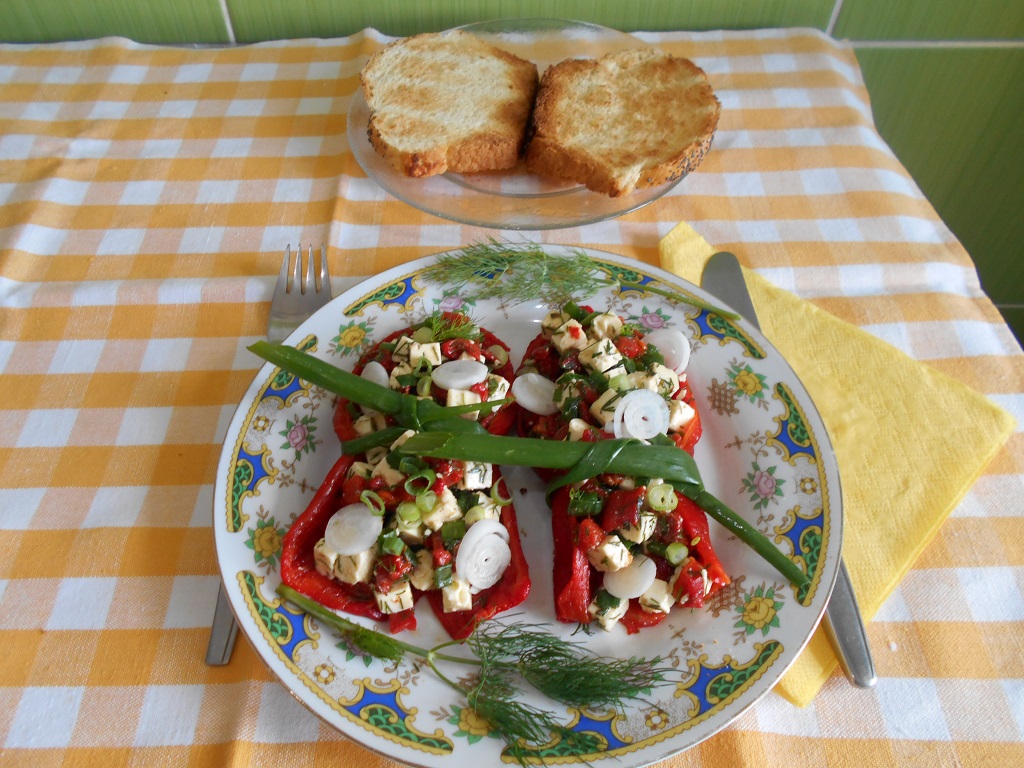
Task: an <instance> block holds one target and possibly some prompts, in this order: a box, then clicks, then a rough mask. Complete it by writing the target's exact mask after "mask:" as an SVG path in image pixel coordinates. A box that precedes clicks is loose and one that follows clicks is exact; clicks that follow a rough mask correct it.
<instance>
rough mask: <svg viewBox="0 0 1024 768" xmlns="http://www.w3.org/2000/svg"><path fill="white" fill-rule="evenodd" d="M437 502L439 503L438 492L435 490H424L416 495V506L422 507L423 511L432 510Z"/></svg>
mask: <svg viewBox="0 0 1024 768" xmlns="http://www.w3.org/2000/svg"><path fill="white" fill-rule="evenodd" d="M435 504H437V494H436V493H434V492H433V491H424V492H423V493H420V494H417V495H416V506H417V507H419V508H420V511H421V512H424V513H426V512H430V511H431V510H432V509H433V508H434V505H435Z"/></svg>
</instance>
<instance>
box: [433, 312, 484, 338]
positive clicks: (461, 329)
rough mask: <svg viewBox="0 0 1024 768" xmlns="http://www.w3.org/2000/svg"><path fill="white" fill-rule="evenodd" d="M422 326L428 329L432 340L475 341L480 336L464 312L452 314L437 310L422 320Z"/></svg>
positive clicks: (477, 329)
mask: <svg viewBox="0 0 1024 768" xmlns="http://www.w3.org/2000/svg"><path fill="white" fill-rule="evenodd" d="M424 326H425V327H427V328H429V329H430V333H431V337H432V338H433V340H434V341H449V340H450V339H469V340H470V341H476V340H478V339H479V338H480V329H479V327H477V324H476V323H475V322H474V321H473V320H472V319H471V318H470V317H468V316H467V315H465V314H462V315H458V316H453V315H451V314H448V313H445V312H441V311H440V310H437V311H435V312H434V313H433V314H432V315H431V316H430V317H428V318H427V319H426V320H425V321H424Z"/></svg>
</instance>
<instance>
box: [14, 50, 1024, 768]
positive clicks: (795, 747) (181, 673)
mask: <svg viewBox="0 0 1024 768" xmlns="http://www.w3.org/2000/svg"><path fill="white" fill-rule="evenodd" d="M640 37H642V38H643V39H645V40H646V41H648V42H650V43H653V44H656V45H659V46H662V47H664V48H665V49H667V50H669V51H672V52H674V53H678V54H682V55H686V56H689V57H691V58H693V59H695V60H696V61H697V62H698V63H699V64H700V65H701V66H702V67H703V68H704V69H705V70H706V71H707V72H708V73H709V76H710V78H711V80H712V83H713V85H714V87H715V89H716V91H717V93H718V95H719V97H720V99H721V101H722V106H723V111H722V120H721V123H720V125H719V131H718V134H717V136H716V138H715V144H714V148H713V150H712V152H711V153H710V154H709V155H708V157H707V159H706V160H705V161H704V163H703V165H702V166H701V167H700V169H699V170H698V171H697V172H696V173H694V174H692V175H691V176H690V177H688V178H686V179H685V180H684V181H683V182H682V183H681V184H679V185H678V186H677V187H675V188H674V189H673V190H672V191H671V192H670V193H669V194H668V195H666V196H665V197H664V198H662V199H661V200H658V201H657V202H655V203H653V204H651V205H649V206H647V207H645V208H643V209H641V210H639V211H637V212H634V213H631V214H629V215H626V216H624V217H621V218H618V219H612V220H608V221H605V222H603V223H599V224H593V225H588V226H583V227H578V228H569V229H564V230H552V231H547V232H544V233H537V234H533V235H530V237H531V238H532V239H535V240H540V241H545V242H557V243H569V244H577V245H586V246H592V247H596V248H602V249H606V250H609V251H613V252H616V253H620V254H623V255H626V256H632V257H635V258H638V259H640V260H642V261H646V262H648V263H652V264H657V263H658V242H659V240H660V239H661V238H662V237H663V236H665V235H666V234H667V233H668V232H669V231H670V230H671V229H672V228H673V227H674V226H675V225H676V224H677V223H678V222H680V221H686V222H689V223H690V224H691V225H692V226H693V227H694V229H696V230H697V231H698V232H699V233H700V234H701V235H702V236H703V237H704V238H705V239H706V240H707V241H708V242H709V243H711V244H713V245H714V246H715V247H718V248H721V249H723V250H732V251H734V252H736V253H738V254H739V255H740V256H741V258H742V259H743V261H744V262H745V263H746V264H749V265H751V266H753V267H754V268H755V269H756V271H757V272H759V273H760V274H761V275H762V276H764V277H766V278H768V279H769V280H770V281H771V282H773V283H775V284H776V285H778V286H780V287H782V288H785V289H788V290H790V291H792V292H793V293H796V294H797V295H799V296H801V297H803V298H806V299H808V300H810V301H811V302H813V303H814V304H815V305H817V306H818V307H820V308H822V309H824V310H826V311H828V312H830V313H832V314H834V315H836V316H838V317H839V318H841V319H844V320H846V321H849V322H851V323H853V324H855V325H858V326H860V327H861V328H863V329H865V330H866V331H868V332H870V333H872V334H874V335H876V336H878V337H880V338H881V339H883V340H885V341H887V342H889V343H890V344H892V345H894V346H895V347H897V348H899V349H901V350H903V351H905V352H906V353H907V354H909V355H910V356H912V357H914V358H917V359H919V360H922V361H925V362H927V363H928V364H930V365H931V366H933V367H935V368H937V369H939V370H940V371H942V372H944V373H946V374H948V375H950V376H952V377H954V378H956V379H959V380H960V381H962V382H964V383H965V384H967V385H968V386H969V387H972V388H974V389H976V390H978V391H979V392H982V393H985V394H986V395H988V396H989V397H990V398H991V399H992V400H993V401H995V402H996V403H998V404H999V405H1001V406H1002V407H1003V408H1005V409H1006V410H1008V411H1010V412H1011V413H1013V414H1014V415H1015V416H1016V417H1017V420H1018V424H1024V356H1022V352H1021V349H1020V347H1019V345H1018V344H1017V342H1016V341H1015V340H1014V338H1013V337H1012V335H1011V333H1010V331H1009V330H1008V329H1007V327H1006V325H1005V324H1004V323H1003V322H1002V320H1001V318H1000V316H999V315H998V313H997V312H996V310H995V308H994V307H993V305H992V304H991V303H990V301H989V300H988V299H987V297H986V296H985V295H984V293H983V292H982V290H981V288H980V286H979V283H978V278H977V275H976V272H975V269H974V265H973V264H972V262H971V259H970V257H969V255H968V254H967V253H966V252H965V251H964V249H963V248H962V247H961V245H960V244H959V243H958V242H957V241H956V239H955V238H954V236H953V235H952V234H951V233H950V231H949V230H948V229H947V228H946V227H945V226H944V225H943V223H942V222H941V221H940V220H939V218H938V217H937V215H936V213H935V211H934V210H933V209H932V207H931V206H930V204H929V203H928V201H927V200H926V199H925V198H924V196H923V195H922V194H921V192H920V190H918V188H917V187H916V185H915V184H914V182H913V180H912V179H911V178H910V176H909V175H908V174H907V172H906V170H905V169H904V168H903V167H902V166H901V165H900V163H899V161H898V160H897V158H896V157H895V156H894V155H893V153H892V152H891V151H890V150H889V148H888V147H887V146H886V145H885V143H884V142H883V141H882V140H881V138H880V137H879V135H878V133H877V131H876V129H875V128H874V124H873V120H872V115H871V107H870V104H869V101H868V96H867V92H866V90H865V88H864V85H863V82H862V80H861V76H860V72H859V69H858V67H857V64H856V60H855V58H854V56H853V53H852V52H851V51H850V49H849V48H847V47H844V46H842V45H840V44H837V43H836V42H834V41H832V40H830V39H828V38H827V37H825V36H823V35H821V34H820V33H817V32H814V31H810V30H782V31H779V30H775V31H753V32H725V33H700V34H683V33H666V34H643V35H640ZM383 40H384V38H382V37H381V36H379V35H378V34H376V33H375V32H372V31H367V32H366V33H364V34H358V35H355V36H353V37H351V38H345V39H334V40H322V41H314V40H300V41H289V42H280V43H267V44H260V45H254V46H249V47H240V48H224V49H200V50H195V49H183V48H156V47H148V46H141V45H136V44H133V43H130V42H128V41H125V40H113V39H108V40H102V41H95V42H83V43H67V44H57V45H27V46H13V45H6V46H0V393H2V394H0V529H2V533H3V535H2V537H0V539H2V541H3V547H2V548H0V640H2V643H3V646H2V647H3V653H2V654H0V701H2V706H0V764H3V765H60V764H73V765H77V766H81V765H95V766H104V767H106V766H120V765H124V766H129V765H131V766H135V765H142V766H144V765H154V766H155V765H160V766H163V765H186V764H190V765H211V766H226V765H235V766H247V765H263V764H267V765H295V766H299V765H313V764H318V765H319V764H324V765H326V764H331V765H367V766H371V765H382V766H383V765H391V764H392V762H391V761H389V760H388V759H387V758H384V757H381V756H378V755H375V754H373V753H370V752H368V751H366V750H364V749H362V748H361V747H359V746H357V745H355V744H353V743H351V742H349V741H347V740H345V739H344V738H342V737H341V736H340V735H339V734H338V733H337V732H335V731H334V730H333V729H332V728H330V727H329V726H327V725H324V724H323V723H321V722H320V721H319V720H318V719H317V718H316V717H314V716H313V715H312V714H310V713H309V712H307V711H306V710H305V709H304V708H303V707H302V706H301V705H300V704H298V703H297V702H296V701H295V700H294V699H292V698H291V696H290V695H289V694H288V692H287V691H286V690H285V688H284V687H283V686H281V685H280V684H279V683H278V682H276V680H275V679H274V678H273V676H272V675H271V674H270V673H269V672H268V671H267V669H266V667H265V666H264V665H263V663H262V662H261V661H260V659H259V657H257V656H256V654H255V653H254V652H253V651H252V649H251V648H250V646H249V645H248V643H246V642H245V641H244V640H242V641H241V642H240V643H239V645H238V647H237V648H236V651H235V655H234V658H233V660H232V662H231V664H230V665H228V666H226V667H222V668H210V667H207V666H205V665H204V663H203V657H204V653H205V647H206V642H207V637H208V629H209V622H210V618H211V616H212V613H213V605H214V600H215V596H216V590H217V585H218V581H219V577H218V575H217V574H218V570H217V561H216V554H215V551H214V545H213V536H212V534H211V530H210V526H211V509H212V503H213V500H212V496H213V482H214V473H215V469H216V463H217V458H218V455H219V452H220V448H221V443H222V440H223V438H224V432H225V430H226V427H227V423H228V420H229V419H230V417H231V414H232V412H233V409H234V407H235V405H236V404H237V403H238V401H239V399H240V398H241V396H242V394H243V393H244V391H245V388H246V387H247V385H248V384H249V382H250V380H251V378H252V375H253V373H254V371H255V370H256V368H257V367H258V365H257V361H256V360H255V359H254V358H253V357H252V356H251V355H250V354H249V353H247V351H246V350H245V347H246V345H247V344H249V343H251V342H253V341H255V340H256V339H258V338H262V337H263V335H264V333H265V329H266V319H267V313H268V309H269V301H270V296H271V292H272V289H273V284H274V277H275V276H276V274H277V271H278V269H279V266H280V262H281V255H282V251H283V248H284V246H285V245H287V244H289V243H290V244H293V245H294V244H296V243H298V242H302V243H313V244H319V243H321V242H324V243H326V244H327V245H328V254H329V259H330V264H331V270H332V272H333V274H334V276H335V281H334V282H335V293H338V292H339V291H340V290H341V289H342V288H344V287H347V286H348V285H351V284H353V283H354V282H356V281H357V280H358V279H359V278H361V277H365V276H367V275H370V274H373V273H375V272H378V271H380V270H382V269H384V268H386V267H390V266H394V265H396V264H400V263H402V262H404V261H406V260H409V259H411V258H414V257H418V256H421V255H425V254H428V253H432V252H436V251H439V250H443V249H445V248H449V247H458V246H462V245H465V244H467V243H469V242H472V241H475V240H478V239H481V238H482V237H486V236H487V235H498V236H500V235H501V234H502V233H500V232H494V231H484V230H480V229H475V228H472V227H468V226H462V225H458V224H453V223H451V222H448V221H445V220H442V219H439V218H436V217H434V216H431V215H427V214H423V213H420V212H418V211H417V210H414V209H413V208H411V207H409V206H408V205H406V204H404V203H402V202H399V201H397V200H395V199H393V198H391V197H389V196H387V195H386V194H385V193H384V192H383V191H382V190H381V189H380V188H379V187H377V186H376V184H375V183H374V182H372V181H371V180H369V179H367V178H366V176H365V174H364V173H363V172H362V171H361V169H360V167H359V166H358V164H357V163H356V162H355V160H354V158H353V156H352V154H351V152H350V150H349V148H348V145H347V142H346V139H345V115H346V112H347V109H348V106H349V103H350V99H351V96H352V93H353V92H354V90H355V89H356V87H357V85H358V72H359V69H360V67H361V66H362V64H363V63H364V62H365V60H366V57H367V56H368V55H369V53H371V52H372V51H373V50H375V49H376V48H377V47H378V46H379V45H380V44H381V43H382V41H383ZM921 407H922V408H927V407H928V395H927V392H922V393H921ZM1019 429H1020V428H1018V431H1017V432H1016V433H1015V434H1014V435H1013V436H1012V437H1011V438H1010V440H1009V442H1008V443H1007V444H1006V446H1005V447H1004V448H1003V449H1002V451H1001V452H1000V453H999V455H998V456H997V458H996V459H995V460H994V461H993V462H992V464H991V465H990V466H989V467H988V468H987V470H986V472H985V474H984V475H983V476H982V477H981V479H980V480H979V481H978V482H977V483H976V485H975V486H974V487H973V488H972V490H971V491H970V492H969V493H968V495H967V497H966V498H965V499H964V501H963V502H962V503H961V504H960V505H959V506H958V507H957V508H956V510H955V511H954V512H953V514H952V516H951V517H950V518H949V520H948V521H947V522H946V523H945V524H944V525H943V527H942V528H941V530H940V531H939V534H938V536H937V537H936V538H935V539H934V540H933V541H932V543H931V544H930V545H929V546H928V548H927V549H926V550H925V552H924V553H923V554H922V555H921V557H920V559H919V560H918V561H917V562H916V563H915V565H914V567H913V569H912V570H911V572H910V573H909V575H908V576H907V577H906V579H905V580H904V581H903V582H902V584H901V585H900V587H899V588H898V589H897V590H896V592H895V593H894V594H893V595H892V597H891V598H890V599H889V600H888V602H887V603H886V604H885V606H884V607H883V609H882V611H881V613H880V614H879V615H878V616H876V617H875V619H874V621H873V622H872V623H871V624H870V627H869V631H870V639H871V642H872V645H873V649H874V653H875V659H876V663H877V666H878V672H879V675H880V678H881V679H880V681H879V683H878V685H877V687H876V688H874V689H873V690H870V691H862V690H857V689H854V688H853V687H851V686H850V685H848V684H847V683H846V681H845V679H844V678H843V677H841V675H839V674H837V675H836V676H834V677H833V678H831V680H830V681H829V682H828V683H827V684H826V686H825V687H824V689H823V690H822V691H821V692H820V693H819V694H818V696H817V697H816V698H815V699H814V701H813V703H812V704H811V705H810V706H808V707H806V708H803V709H798V708H795V707H793V706H792V705H790V704H789V703H788V702H786V701H785V700H784V699H782V698H781V697H780V696H778V695H777V694H775V693H771V694H769V695H768V696H767V697H766V698H765V699H763V700H762V701H761V702H760V703H759V704H758V705H757V706H756V707H754V708H753V709H751V710H750V711H748V712H746V713H745V714H743V715H742V716H741V717H740V718H739V719H738V720H736V721H735V722H734V723H733V724H732V725H730V726H729V727H728V728H727V729H725V730H724V731H722V732H721V733H719V734H718V735H716V736H714V737H712V738H711V739H709V740H707V741H706V742H704V743H702V744H700V745H699V746H697V747H695V748H693V749H692V750H689V751H687V752H685V753H683V754H681V755H678V756H677V757H675V758H672V759H671V760H669V761H667V762H666V763H664V765H673V766H676V765H678V766H686V765H741V764H742V765H751V766H755V765H756V766H790V765H825V764H828V765H833V766H855V765H856V766H860V765H870V766H896V765H901V766H902V765H921V766H925V765H927V766H933V765H1013V764H1017V765H1020V764H1024V747H1022V743H1024V661H1022V660H1024V643H1022V640H1021V637H1022V630H1024V597H1022V590H1024V546H1022V543H1021V542H1024V524H1022V512H1021V510H1022V509H1024V505H1022V501H1021V500H1022V499H1024V439H1022V437H1021V433H1020V431H1019ZM949 439H950V440H955V439H956V436H955V435H950V436H949Z"/></svg>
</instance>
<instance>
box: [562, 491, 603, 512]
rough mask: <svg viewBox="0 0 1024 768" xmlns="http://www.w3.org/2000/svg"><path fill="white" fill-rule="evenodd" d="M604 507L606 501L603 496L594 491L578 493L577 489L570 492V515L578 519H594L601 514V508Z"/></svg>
mask: <svg viewBox="0 0 1024 768" xmlns="http://www.w3.org/2000/svg"><path fill="white" fill-rule="evenodd" d="M603 506H604V500H603V499H602V498H601V494H599V493H595V492H593V491H576V490H575V489H574V490H572V491H570V492H569V514H570V515H574V516H576V517H593V516H594V515H597V514H600V512H601V508H602V507H603Z"/></svg>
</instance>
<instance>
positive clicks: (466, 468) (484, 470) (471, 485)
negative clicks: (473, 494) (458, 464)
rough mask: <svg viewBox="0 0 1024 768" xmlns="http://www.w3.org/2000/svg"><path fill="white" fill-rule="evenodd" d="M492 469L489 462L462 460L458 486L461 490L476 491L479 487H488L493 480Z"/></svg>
mask: <svg viewBox="0 0 1024 768" xmlns="http://www.w3.org/2000/svg"><path fill="white" fill-rule="evenodd" d="M492 475H493V469H492V467H491V465H490V464H487V463H484V462H481V461H464V462H462V479H461V480H459V484H458V487H459V489H460V490H463V491H477V490H480V489H481V488H490V487H491V484H492V483H493V482H494V481H493V480H492V479H491V477H492Z"/></svg>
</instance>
